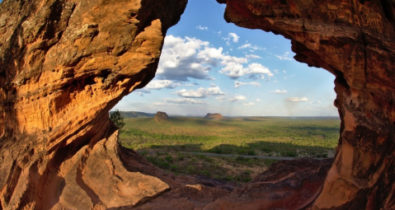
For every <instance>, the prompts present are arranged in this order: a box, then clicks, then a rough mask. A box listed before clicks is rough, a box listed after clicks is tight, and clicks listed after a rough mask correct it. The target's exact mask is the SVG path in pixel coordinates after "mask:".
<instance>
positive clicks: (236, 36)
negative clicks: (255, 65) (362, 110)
mask: <svg viewBox="0 0 395 210" xmlns="http://www.w3.org/2000/svg"><path fill="white" fill-rule="evenodd" d="M229 37H230V38H232V41H233V42H234V43H237V42H239V39H240V36H239V35H237V34H236V33H229Z"/></svg>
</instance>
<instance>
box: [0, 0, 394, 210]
mask: <svg viewBox="0 0 395 210" xmlns="http://www.w3.org/2000/svg"><path fill="white" fill-rule="evenodd" d="M218 1H219V2H221V3H226V5H227V8H226V12H225V19H226V20H227V21H229V22H233V23H235V24H237V25H239V26H242V27H247V28H260V29H263V30H265V31H272V32H274V33H277V34H282V35H283V36H285V37H286V38H289V39H291V40H292V49H293V51H294V52H295V53H296V57H295V58H296V59H297V60H299V61H301V62H305V63H307V64H309V65H312V66H318V67H323V68H325V69H327V70H328V71H330V72H332V73H333V74H335V75H336V81H335V90H336V93H337V99H336V102H335V103H336V106H337V107H338V109H339V113H340V117H341V120H342V125H341V131H340V132H341V138H340V141H339V146H338V152H337V155H336V158H335V161H334V163H333V165H332V167H331V169H330V171H329V173H328V176H327V178H326V180H325V184H324V187H323V190H322V192H321V193H320V194H319V196H318V198H316V199H315V197H314V198H313V201H314V203H313V204H312V208H315V209H328V208H339V209H361V208H366V209H378V208H384V209H390V208H393V207H394V205H395V199H394V190H395V181H394V176H393V174H395V171H394V168H395V166H394V151H395V150H394V139H395V138H394V133H395V132H394V130H395V105H394V101H395V85H394V84H395V83H394V82H393V81H394V78H395V76H394V74H395V72H394V62H395V52H394V51H395V43H394V37H395V32H394V25H395V23H394V16H393V14H394V10H395V9H394V8H395V7H394V5H393V2H392V1H390V0H380V1H379V0H372V1H357V0H349V1H345V0H336V1H333V0H331V1H330V0H327V1H316V0H309V1H306V0H284V1H271V0H246V1H239V0H218ZM185 5H186V0H162V1H157V0H129V1H126V0H122V1H119V0H117V1H115V0H98V1H77V0H46V1H44V0H35V1H23V0H4V1H3V2H2V3H1V5H0V101H1V104H0V151H1V153H0V163H1V164H0V190H1V191H0V206H1V207H2V208H3V209H19V208H28V209H49V208H54V209H56V208H66V209H67V208H71V207H75V208H80V209H89V208H117V207H132V206H135V205H137V204H139V203H141V202H143V201H145V200H147V199H148V198H150V197H154V196H158V195H160V194H161V193H162V192H164V191H166V190H168V189H169V187H173V186H177V182H176V181H174V180H171V179H168V178H166V177H163V176H162V175H161V174H160V172H158V171H155V170H154V171H150V173H149V174H150V175H146V174H147V173H146V174H143V173H140V172H141V170H143V171H144V170H145V168H146V166H141V167H138V166H140V165H142V164H141V161H140V160H139V159H138V157H137V156H133V155H134V154H133V153H132V152H131V151H124V150H123V149H122V148H119V147H118V145H117V143H116V139H117V132H116V131H115V129H114V128H113V126H111V124H110V123H109V120H108V111H109V110H110V109H111V107H113V106H114V105H115V104H116V103H117V102H118V101H119V100H120V99H121V98H122V97H123V96H124V95H126V94H128V93H130V92H131V91H133V90H134V89H136V88H141V87H143V86H144V85H145V84H147V83H148V82H149V81H150V80H151V79H152V78H153V77H154V75H155V70H156V67H157V64H158V59H159V56H160V50H161V47H162V44H163V38H164V36H165V34H166V30H167V29H168V28H169V27H170V26H171V25H173V24H175V23H176V22H177V21H178V20H179V18H180V16H181V13H182V12H183V10H184V8H185ZM114 11H116V12H114ZM126 154H128V155H129V156H132V157H133V158H134V159H133V158H131V159H130V160H129V161H125V157H126V156H125V155H126ZM129 158H130V157H129ZM122 160H123V162H122ZM125 167H126V168H127V169H126V168H125ZM147 167H148V166H147ZM139 170H140V172H139ZM157 177H161V179H159V178H157ZM169 202H170V201H169ZM210 206H211V207H215V205H211V204H210V205H207V206H206V207H207V208H209V207H210ZM201 207H202V208H203V207H204V206H201Z"/></svg>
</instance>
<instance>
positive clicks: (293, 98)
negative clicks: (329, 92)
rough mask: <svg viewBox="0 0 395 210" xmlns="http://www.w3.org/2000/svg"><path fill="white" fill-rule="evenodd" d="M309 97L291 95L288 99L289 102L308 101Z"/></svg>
mask: <svg viewBox="0 0 395 210" xmlns="http://www.w3.org/2000/svg"><path fill="white" fill-rule="evenodd" d="M308 100H309V99H308V98H306V97H289V98H287V101H289V102H306V101H308Z"/></svg>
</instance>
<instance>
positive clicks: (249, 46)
mask: <svg viewBox="0 0 395 210" xmlns="http://www.w3.org/2000/svg"><path fill="white" fill-rule="evenodd" d="M238 49H239V50H243V49H246V50H249V51H250V52H255V51H257V50H260V49H261V48H259V47H258V46H256V45H252V44H250V43H245V44H243V45H241V46H240V47H238Z"/></svg>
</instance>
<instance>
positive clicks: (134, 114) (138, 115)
mask: <svg viewBox="0 0 395 210" xmlns="http://www.w3.org/2000/svg"><path fill="white" fill-rule="evenodd" d="M119 112H120V113H121V115H122V117H124V118H141V117H154V116H155V114H153V113H146V112H133V111H119Z"/></svg>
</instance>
